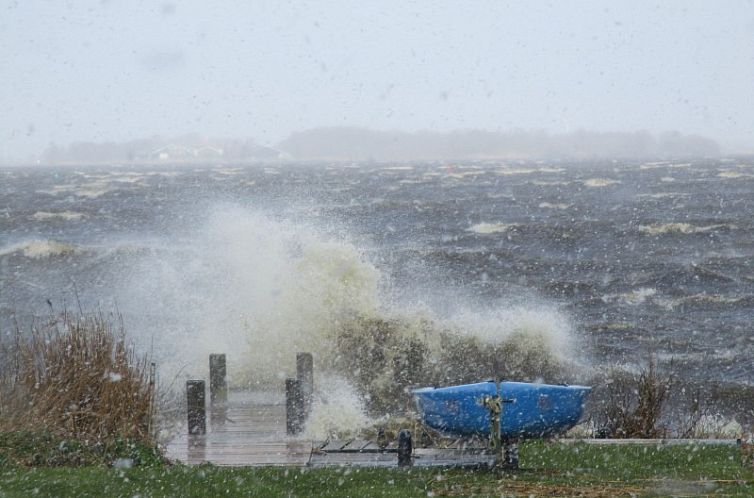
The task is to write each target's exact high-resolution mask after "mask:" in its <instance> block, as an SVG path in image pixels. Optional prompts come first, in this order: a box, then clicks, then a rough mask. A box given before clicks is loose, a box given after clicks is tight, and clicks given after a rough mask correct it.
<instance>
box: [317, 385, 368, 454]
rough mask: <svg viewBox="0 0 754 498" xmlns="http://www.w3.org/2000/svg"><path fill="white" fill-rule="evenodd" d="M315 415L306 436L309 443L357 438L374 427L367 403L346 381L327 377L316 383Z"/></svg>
mask: <svg viewBox="0 0 754 498" xmlns="http://www.w3.org/2000/svg"><path fill="white" fill-rule="evenodd" d="M315 386H316V388H315V395H314V399H313V403H312V411H311V414H310V416H309V418H308V420H307V422H306V428H305V430H304V435H305V436H306V437H307V438H309V439H315V440H320V441H324V440H327V439H346V438H348V437H356V436H358V435H359V432H360V431H361V430H363V429H365V428H367V427H368V426H370V425H371V424H372V420H371V419H370V417H369V416H368V415H367V411H366V408H365V406H364V401H363V400H362V399H361V397H360V396H359V395H358V393H357V392H356V390H355V389H354V388H353V387H352V386H351V385H350V384H349V383H348V382H347V381H346V380H345V379H343V378H341V377H337V376H333V375H324V376H320V377H318V378H317V379H315Z"/></svg>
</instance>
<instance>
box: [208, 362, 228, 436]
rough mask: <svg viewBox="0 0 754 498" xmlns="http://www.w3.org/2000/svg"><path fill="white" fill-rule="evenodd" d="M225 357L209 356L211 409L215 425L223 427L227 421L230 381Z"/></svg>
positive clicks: (211, 416)
mask: <svg viewBox="0 0 754 498" xmlns="http://www.w3.org/2000/svg"><path fill="white" fill-rule="evenodd" d="M226 372H227V370H226V367H225V355H224V354H211V355H209V407H210V419H211V421H212V423H213V424H217V425H222V424H224V423H225V420H226V419H227V416H228V413H227V404H228V381H227V376H226Z"/></svg>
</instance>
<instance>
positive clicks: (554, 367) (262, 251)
mask: <svg viewBox="0 0 754 498" xmlns="http://www.w3.org/2000/svg"><path fill="white" fill-rule="evenodd" d="M141 257H142V260H141V263H140V264H139V265H137V266H136V267H135V268H133V270H132V272H131V274H130V275H129V276H128V278H127V279H125V285H124V292H123V293H122V294H121V297H120V301H119V305H120V306H121V308H122V309H124V308H125V309H127V310H130V312H129V313H128V314H129V315H136V316H140V317H141V319H142V321H141V323H140V324H139V326H138V327H135V328H136V329H138V330H140V331H141V334H142V337H141V342H142V344H149V345H153V354H154V356H155V358H156V359H157V360H158V361H159V362H160V369H161V372H162V376H163V378H165V377H167V378H168V379H174V378H176V377H194V376H200V377H201V376H203V375H205V374H206V368H207V367H206V362H207V356H208V354H210V353H226V354H228V367H229V381H230V383H231V387H254V388H271V389H275V390H279V389H280V388H281V386H282V383H283V380H284V379H285V378H286V377H290V376H292V375H293V374H294V372H295V355H296V353H297V352H301V351H307V352H311V353H313V355H314V358H315V369H316V371H317V372H318V375H319V374H320V373H322V374H323V375H325V377H323V378H324V379H331V378H332V377H329V376H328V375H329V374H332V375H335V376H337V378H340V379H342V380H343V382H346V383H347V384H348V385H350V386H351V387H350V388H349V389H350V390H348V392H349V393H350V394H349V395H348V399H349V400H350V401H349V403H350V405H349V406H359V409H358V410H357V411H358V412H359V413H361V412H364V413H365V414H366V413H368V414H369V415H370V416H379V415H382V414H385V413H396V412H405V411H406V410H408V409H410V407H411V403H410V396H409V391H408V388H409V387H410V386H412V385H427V384H447V383H459V382H472V381H477V380H480V379H483V378H490V377H493V376H498V377H504V378H508V379H515V380H542V379H544V380H549V381H558V382H560V381H563V380H564V379H563V375H564V371H565V370H564V366H565V364H566V363H567V360H568V357H569V346H570V344H571V343H572V339H571V334H570V324H569V320H567V319H566V317H564V315H563V313H562V312H560V311H559V310H558V309H556V308H554V307H553V306H549V305H546V304H543V303H541V302H535V301H532V302H531V303H530V304H529V305H525V304H523V303H517V304H516V305H515V306H513V305H510V304H509V303H506V302H498V303H496V304H494V305H488V306H486V307H481V306H471V305H467V304H464V303H465V302H466V301H467V299H468V298H465V297H464V296H455V297H454V298H452V300H453V301H454V302H455V303H456V305H455V306H454V307H453V309H452V310H450V311H449V310H448V309H444V310H441V311H442V313H437V312H436V311H435V309H433V308H431V307H425V308H423V309H421V310H416V309H415V308H412V307H411V306H410V305H393V306H392V307H390V308H388V307H387V306H386V305H385V304H384V303H386V302H394V301H392V300H391V299H389V298H390V297H391V296H387V297H388V299H385V298H384V297H385V296H381V295H380V289H385V288H389V286H381V285H380V284H381V281H383V280H384V278H385V277H384V276H383V274H382V273H380V271H379V270H378V269H377V267H376V266H375V265H374V264H372V263H371V262H370V261H369V260H368V259H367V258H366V257H365V256H364V254H363V253H362V252H361V251H359V250H358V249H357V248H356V247H355V246H354V245H353V244H351V243H349V242H348V241H343V240H333V238H331V237H325V236H323V235H321V233H320V232H319V231H318V230H316V229H315V228H314V227H311V226H304V225H302V224H297V223H292V222H289V221H280V220H273V219H272V218H270V217H267V216H264V215H262V214H259V213H255V212H250V211H248V210H244V209H241V208H235V207H222V208H217V209H215V210H213V211H211V212H210V213H208V214H207V215H206V216H205V218H204V221H200V222H199V223H198V224H197V228H194V229H190V230H188V231H187V235H186V236H183V237H182V238H174V239H173V241H172V243H171V244H170V245H168V246H160V247H155V248H154V250H152V251H148V252H147V253H145V254H143V255H142V256H141ZM400 292H402V293H405V292H406V291H405V289H403V290H400ZM428 297H431V296H428ZM430 301H431V299H430ZM439 315H442V316H443V317H442V318H440V317H439ZM330 382H331V381H330V380H326V381H325V382H317V383H316V388H315V389H317V390H318V393H317V394H318V395H321V396H322V397H320V398H318V399H319V400H320V402H319V403H318V404H317V406H319V408H316V407H315V411H316V412H317V413H320V414H321V413H326V411H327V410H337V408H335V407H336V406H337V404H338V400H339V399H345V398H346V397H344V396H338V395H334V394H332V393H330V394H327V395H325V394H323V393H327V392H328V390H332V389H333V385H335V386H340V387H338V389H336V391H338V392H341V393H342V392H345V388H343V387H342V386H343V384H342V383H341V382H340V381H338V382H335V383H334V384H333V385H330ZM176 385H181V383H180V382H178V383H176ZM354 396H355V397H357V398H359V400H360V401H359V403H361V404H354V402H353V399H355V398H354ZM325 400H327V402H326V403H325V402H324V401H325ZM325 405H326V406H325ZM342 409H344V410H345V407H343V408H342ZM317 416H318V417H319V416H320V415H317ZM365 416H366V415H365ZM324 417H325V418H326V416H324ZM354 417H356V415H354ZM356 418H358V417H356ZM359 420H361V419H359ZM362 422H363V420H362V421H361V422H359V423H362ZM312 427H314V426H312ZM311 430H312V431H314V430H315V429H311ZM316 430H317V431H320V432H322V430H320V429H316Z"/></svg>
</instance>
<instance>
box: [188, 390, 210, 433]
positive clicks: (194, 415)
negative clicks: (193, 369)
mask: <svg viewBox="0 0 754 498" xmlns="http://www.w3.org/2000/svg"><path fill="white" fill-rule="evenodd" d="M204 390H205V387H204V381H203V380H187V381H186V406H187V408H188V410H187V411H188V433H189V434H190V435H192V436H199V435H202V434H206V433H207V413H206V407H205V404H206V395H205V392H204Z"/></svg>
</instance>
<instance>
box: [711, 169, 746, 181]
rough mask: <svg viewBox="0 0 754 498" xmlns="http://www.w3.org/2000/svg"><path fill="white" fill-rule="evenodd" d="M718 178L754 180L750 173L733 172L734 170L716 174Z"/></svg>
mask: <svg viewBox="0 0 754 498" xmlns="http://www.w3.org/2000/svg"><path fill="white" fill-rule="evenodd" d="M717 176H719V177H720V178H731V179H733V178H754V174H752V173H744V172H742V171H735V170H727V171H721V172H720V173H718V174H717Z"/></svg>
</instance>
